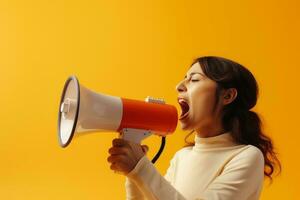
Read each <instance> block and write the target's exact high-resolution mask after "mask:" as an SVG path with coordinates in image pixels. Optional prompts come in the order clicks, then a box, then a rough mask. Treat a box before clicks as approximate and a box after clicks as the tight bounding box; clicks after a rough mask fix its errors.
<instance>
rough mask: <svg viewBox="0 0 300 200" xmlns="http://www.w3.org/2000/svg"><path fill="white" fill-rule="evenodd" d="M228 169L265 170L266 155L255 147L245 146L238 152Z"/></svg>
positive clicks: (230, 161) (227, 166) (229, 163)
mask: <svg viewBox="0 0 300 200" xmlns="http://www.w3.org/2000/svg"><path fill="white" fill-rule="evenodd" d="M225 168H227V169H247V168H248V169H257V170H259V171H261V170H263V169H264V155H263V153H262V152H261V150H260V149H259V148H257V147H255V146H253V145H245V146H244V147H243V148H241V149H240V150H239V151H237V152H236V153H235V154H234V155H233V156H232V158H231V159H229V162H228V163H227V165H226V167H225Z"/></svg>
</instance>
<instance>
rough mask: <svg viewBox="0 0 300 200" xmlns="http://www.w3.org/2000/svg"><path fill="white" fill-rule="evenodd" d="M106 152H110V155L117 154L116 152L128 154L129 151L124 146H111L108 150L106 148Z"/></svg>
mask: <svg viewBox="0 0 300 200" xmlns="http://www.w3.org/2000/svg"><path fill="white" fill-rule="evenodd" d="M108 153H109V154H111V155H118V154H124V155H126V154H128V153H129V151H128V149H127V148H124V147H111V148H110V149H109V150H108Z"/></svg>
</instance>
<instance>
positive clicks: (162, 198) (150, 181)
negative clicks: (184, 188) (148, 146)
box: [127, 156, 185, 200]
mask: <svg viewBox="0 0 300 200" xmlns="http://www.w3.org/2000/svg"><path fill="white" fill-rule="evenodd" d="M173 168H174V164H173V162H172V161H171V166H170V167H169V169H168V170H167V173H166V175H165V177H163V176H161V175H160V173H159V172H158V171H157V170H156V168H155V167H154V166H153V164H152V163H151V161H150V160H148V158H147V157H146V156H144V157H142V158H141V160H140V161H139V162H138V163H137V165H136V166H135V168H134V169H133V170H132V171H131V172H130V173H129V174H127V177H128V178H129V179H130V180H131V181H132V182H133V183H134V184H135V185H136V186H137V187H138V188H139V189H140V191H141V192H142V193H143V195H144V197H146V199H148V200H168V199H172V200H185V198H184V197H183V196H182V194H180V193H179V192H178V191H177V190H176V189H175V188H174V187H173V186H172V185H171V180H172V176H173ZM169 181H170V182H169Z"/></svg>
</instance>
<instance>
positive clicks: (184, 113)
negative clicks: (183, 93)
mask: <svg viewBox="0 0 300 200" xmlns="http://www.w3.org/2000/svg"><path fill="white" fill-rule="evenodd" d="M178 103H179V105H180V107H181V115H180V116H179V120H181V119H184V118H186V117H187V116H188V113H189V110H190V106H189V104H188V103H187V102H186V101H185V100H184V99H178Z"/></svg>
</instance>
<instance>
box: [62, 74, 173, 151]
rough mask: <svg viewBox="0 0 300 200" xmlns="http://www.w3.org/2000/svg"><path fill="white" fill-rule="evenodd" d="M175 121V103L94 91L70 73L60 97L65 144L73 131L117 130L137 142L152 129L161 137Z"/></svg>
mask: <svg viewBox="0 0 300 200" xmlns="http://www.w3.org/2000/svg"><path fill="white" fill-rule="evenodd" d="M177 122H178V114H177V109H176V108H175V106H172V105H168V104H165V103H164V101H163V100H161V99H154V98H150V97H147V98H146V101H139V100H132V99H126V98H120V97H115V96H110V95H105V94H101V93H96V92H93V91H91V90H89V89H87V88H85V87H84V86H82V85H80V84H79V82H78V79H77V78H76V77H75V76H70V77H69V78H68V79H67V81H66V83H65V86H64V89H63V92H62V96H61V100H60V107H59V114H58V138H59V143H60V145H61V146H62V147H66V146H68V145H69V143H70V142H71V140H72V138H73V136H74V134H80V133H87V132H104V131H116V132H119V133H120V137H122V138H124V139H126V140H130V141H133V142H136V143H140V142H141V140H142V139H144V138H146V137H148V136H149V135H151V134H152V133H154V134H156V135H159V136H163V137H164V136H166V135H168V134H171V133H173V132H174V131H175V129H176V126H177Z"/></svg>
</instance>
